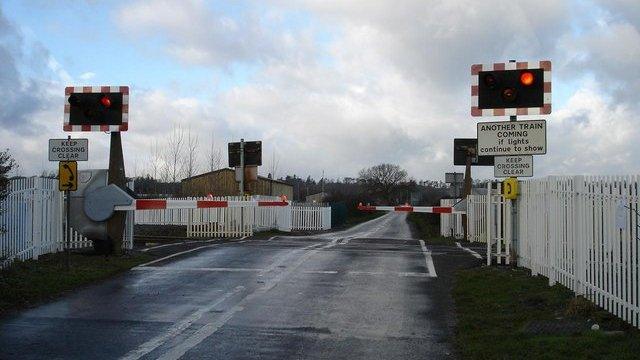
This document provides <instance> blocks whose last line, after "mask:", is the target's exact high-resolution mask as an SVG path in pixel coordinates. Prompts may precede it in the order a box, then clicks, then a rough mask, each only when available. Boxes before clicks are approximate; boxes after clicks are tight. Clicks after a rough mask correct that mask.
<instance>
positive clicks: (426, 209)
mask: <svg viewBox="0 0 640 360" xmlns="http://www.w3.org/2000/svg"><path fill="white" fill-rule="evenodd" d="M358 210H361V211H397V212H421V213H430V214H464V213H465V212H464V211H457V210H454V209H453V207H450V206H411V205H400V206H372V205H362V204H360V205H358Z"/></svg>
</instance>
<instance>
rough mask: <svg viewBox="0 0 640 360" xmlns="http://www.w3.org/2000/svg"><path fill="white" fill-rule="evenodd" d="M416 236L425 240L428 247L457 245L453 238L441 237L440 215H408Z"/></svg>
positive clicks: (413, 213)
mask: <svg viewBox="0 0 640 360" xmlns="http://www.w3.org/2000/svg"><path fill="white" fill-rule="evenodd" d="M407 221H408V222H409V224H410V226H411V228H412V230H413V231H414V233H415V235H416V236H418V237H419V238H420V239H423V240H424V241H425V243H427V244H428V245H452V246H455V245H456V241H459V240H456V239H454V238H451V237H444V236H440V214H426V213H415V212H412V213H409V215H407Z"/></svg>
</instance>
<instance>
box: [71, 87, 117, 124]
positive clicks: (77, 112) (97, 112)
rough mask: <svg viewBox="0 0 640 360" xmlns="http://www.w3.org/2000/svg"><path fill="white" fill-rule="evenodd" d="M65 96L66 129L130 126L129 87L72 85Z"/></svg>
mask: <svg viewBox="0 0 640 360" xmlns="http://www.w3.org/2000/svg"><path fill="white" fill-rule="evenodd" d="M65 95H66V96H65V100H66V103H65V122H64V130H65V131H126V130H127V129H128V126H127V125H128V112H129V101H128V100H129V88H128V87H126V86H119V87H111V86H97V87H68V88H66V89H65Z"/></svg>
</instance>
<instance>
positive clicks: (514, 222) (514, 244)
mask: <svg viewBox="0 0 640 360" xmlns="http://www.w3.org/2000/svg"><path fill="white" fill-rule="evenodd" d="M509 62H510V63H514V62H516V61H515V60H509ZM509 121H512V122H516V121H518V116H517V115H511V116H510V117H509ZM517 231H518V199H513V200H511V252H512V253H513V254H514V259H510V260H512V261H513V262H514V264H515V265H517V263H518V260H517V258H518V251H517V249H518V233H517ZM508 255H509V256H510V255H511V254H508Z"/></svg>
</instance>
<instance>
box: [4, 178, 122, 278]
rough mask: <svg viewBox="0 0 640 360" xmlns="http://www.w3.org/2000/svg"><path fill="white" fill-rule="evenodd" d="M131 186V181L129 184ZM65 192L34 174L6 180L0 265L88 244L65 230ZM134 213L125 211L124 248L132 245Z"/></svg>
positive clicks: (56, 184) (73, 232)
mask: <svg viewBox="0 0 640 360" xmlns="http://www.w3.org/2000/svg"><path fill="white" fill-rule="evenodd" d="M129 186H130V187H131V186H132V184H130V185H129ZM64 215H65V206H64V194H63V193H62V192H60V191H59V190H58V180H57V179H53V178H47V177H39V176H33V177H28V178H15V179H11V180H10V181H9V186H8V195H7V197H6V199H5V200H4V201H2V202H0V229H2V231H0V268H3V267H6V266H8V265H9V264H11V263H12V262H13V261H15V260H28V259H37V258H38V257H39V256H40V255H44V254H48V253H55V252H58V251H62V250H64V247H65V246H66V244H68V245H69V247H70V248H71V249H79V248H85V247H91V246H92V245H93V243H92V242H91V240H89V239H87V238H85V237H84V236H82V235H81V234H79V233H78V232H77V231H75V230H74V229H70V230H69V231H66V230H65V229H66V226H65V224H64V219H65V216H64ZM133 222H134V220H133V212H128V214H127V222H126V226H125V234H124V239H123V245H122V246H123V248H125V249H131V248H132V247H133Z"/></svg>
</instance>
